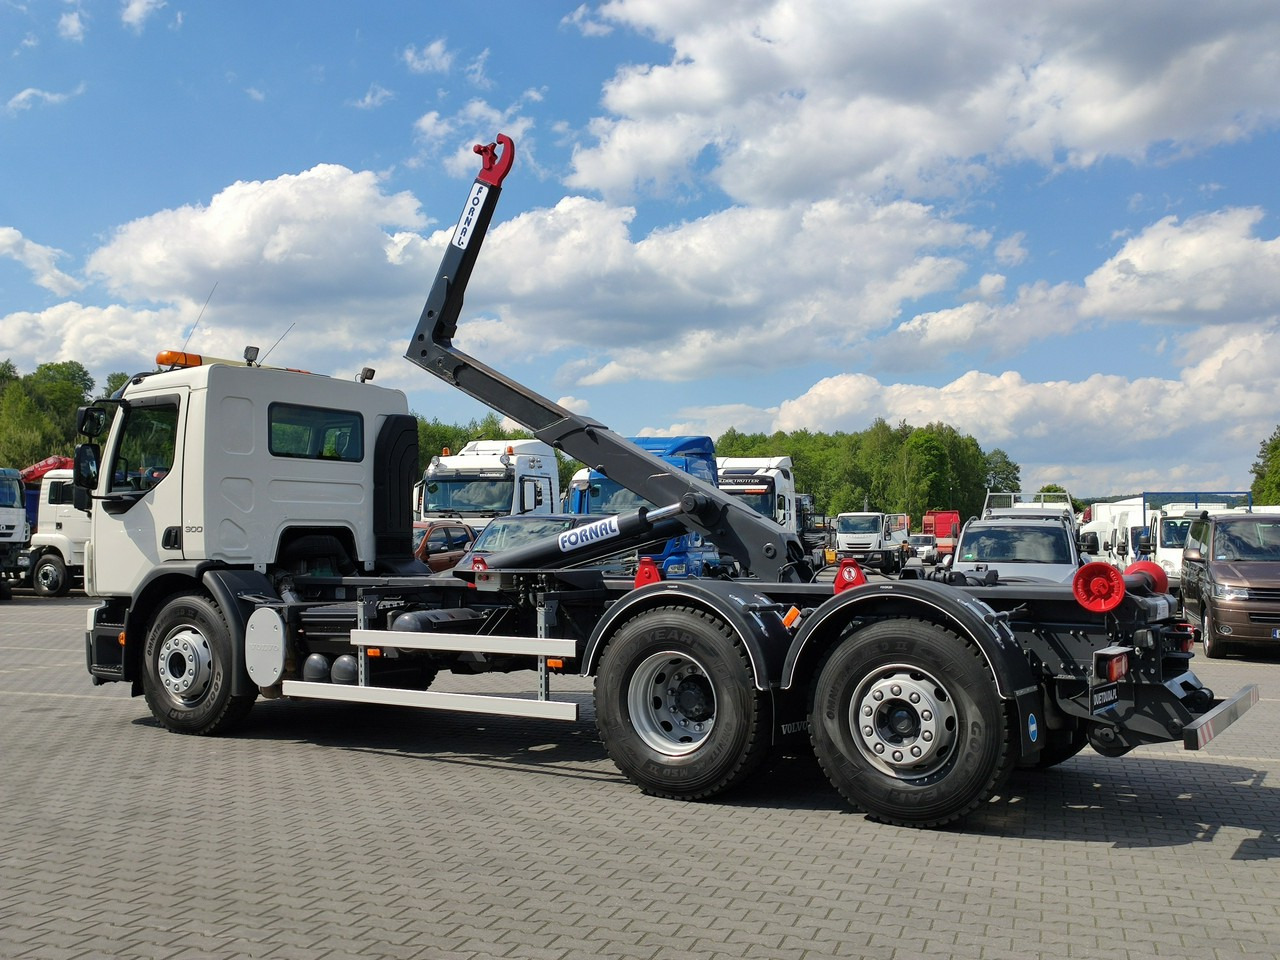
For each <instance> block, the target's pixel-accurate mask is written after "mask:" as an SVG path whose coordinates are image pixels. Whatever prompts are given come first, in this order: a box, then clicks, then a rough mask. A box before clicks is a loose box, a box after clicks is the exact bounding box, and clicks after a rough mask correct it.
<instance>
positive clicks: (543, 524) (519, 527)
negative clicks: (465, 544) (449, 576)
mask: <svg viewBox="0 0 1280 960" xmlns="http://www.w3.org/2000/svg"><path fill="white" fill-rule="evenodd" d="M572 526H574V518H573V517H567V516H558V517H555V516H551V517H521V518H520V519H519V520H512V521H503V520H495V521H494V522H493V523H491V524H489V525H488V526H487V527H485V528H484V529H483V530H482V531H480V536H478V537H477V538H476V543H475V546H474V547H473V548H472V549H473V550H474V551H475V552H476V553H497V552H499V551H500V550H510V549H511V548H512V547H523V546H524V545H525V544H527V543H533V542H534V541H536V540H541V539H543V538H544V537H553V536H555V535H556V534H557V533H559V532H560V531H562V530H568V529H569V528H570V527H572Z"/></svg>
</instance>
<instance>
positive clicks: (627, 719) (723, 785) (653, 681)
mask: <svg viewBox="0 0 1280 960" xmlns="http://www.w3.org/2000/svg"><path fill="white" fill-rule="evenodd" d="M595 701H596V729H597V730H598V731H599V734H600V739H601V740H602V741H603V742H604V746H605V750H606V751H607V752H608V754H609V757H610V759H612V760H613V762H614V763H615V764H617V766H618V769H619V770H621V771H622V773H623V774H624V775H625V776H626V777H627V779H628V780H630V781H631V782H632V783H634V784H635V785H636V786H638V787H640V789H641V790H643V791H644V792H645V793H649V794H652V795H654V796H658V797H667V798H669V799H673V800H700V799H703V798H706V797H710V796H714V795H715V794H718V793H721V792H723V791H725V790H727V789H729V788H730V787H732V786H734V785H736V784H738V783H739V782H741V781H742V780H743V779H744V778H746V777H747V776H748V775H749V774H750V773H752V772H753V771H754V770H756V769H757V768H758V767H759V766H760V764H761V762H763V760H764V759H765V757H766V755H767V753H768V750H769V729H770V717H771V715H772V714H771V709H770V702H769V700H768V696H767V694H766V693H764V692H762V691H760V690H758V689H756V685H755V680H754V677H753V675H752V672H751V665H750V663H749V662H748V660H747V655H746V652H745V651H744V650H743V648H742V646H741V645H740V644H739V643H738V642H737V640H736V639H735V637H734V634H733V631H732V630H730V628H729V627H728V625H727V624H725V623H724V622H723V621H722V620H720V619H718V618H717V617H715V616H713V615H711V614H708V613H705V612H703V611H700V610H695V609H692V608H689V607H669V608H659V609H654V610H647V611H645V612H643V613H641V614H639V615H638V616H636V617H634V618H633V619H631V620H629V621H627V622H626V623H624V624H623V625H622V627H621V628H620V629H619V630H618V632H617V633H616V634H615V635H614V636H613V638H612V639H611V640H610V641H609V643H608V645H607V646H606V647H605V650H604V653H603V655H602V658H601V662H600V670H599V673H598V674H597V676H596V684H595Z"/></svg>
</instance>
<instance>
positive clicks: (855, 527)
mask: <svg viewBox="0 0 1280 960" xmlns="http://www.w3.org/2000/svg"><path fill="white" fill-rule="evenodd" d="M910 535H911V518H910V517H909V516H907V514H905V513H879V512H875V511H867V510H864V511H855V512H851V513H841V514H837V515H836V560H837V562H838V561H840V560H845V559H850V558H851V559H853V560H856V561H858V563H860V564H862V565H863V566H864V567H875V568H877V569H879V570H880V571H881V572H882V573H885V574H894V573H898V572H900V571H901V570H902V568H903V567H904V566H905V565H906V558H907V556H908V554H909V552H910V551H909V549H908V547H909V545H910V544H909V540H908V538H909V537H910Z"/></svg>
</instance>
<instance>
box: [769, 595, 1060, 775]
mask: <svg viewBox="0 0 1280 960" xmlns="http://www.w3.org/2000/svg"><path fill="white" fill-rule="evenodd" d="M912 615H917V616H919V617H920V618H921V619H924V620H930V621H933V622H935V623H941V624H944V625H946V626H948V627H950V628H951V629H954V630H956V631H957V632H958V633H960V634H961V635H962V636H964V637H966V638H967V639H969V640H971V641H973V643H974V644H975V645H976V646H977V647H978V650H979V651H980V652H981V653H982V656H983V658H984V659H985V660H986V662H987V666H988V667H989V668H990V670H991V674H992V676H993V677H994V678H995V684H996V690H997V692H998V693H999V695H1000V698H1001V699H1003V700H1012V701H1014V702H1015V703H1016V704H1017V709H1018V714H1019V716H1018V729H1019V731H1020V736H1021V740H1022V755H1023V757H1024V758H1027V757H1032V756H1034V755H1035V754H1036V753H1038V751H1039V750H1040V747H1041V737H1040V733H1041V725H1042V724H1043V722H1044V705H1043V702H1042V698H1043V689H1042V686H1041V683H1040V680H1039V678H1037V676H1036V675H1035V673H1034V671H1033V670H1032V669H1031V664H1030V663H1029V662H1028V661H1027V657H1026V655H1025V654H1024V653H1023V651H1022V648H1021V647H1020V646H1019V645H1018V642H1017V640H1016V639H1015V638H1014V635H1013V630H1012V629H1011V628H1010V627H1009V623H1008V620H1007V618H1006V617H1004V616H1002V615H1001V614H998V613H996V611H995V610H993V609H992V608H991V607H990V606H988V605H987V604H986V603H984V602H982V601H981V600H979V599H976V598H975V597H972V596H970V595H969V594H967V593H965V592H963V591H960V590H956V589H954V588H948V587H944V586H942V585H941V584H937V583H933V582H932V581H929V580H893V581H889V582H887V583H871V584H867V585H866V586H863V587H857V588H855V589H852V590H846V591H844V592H843V593H839V594H836V595H835V596H834V597H832V598H831V599H829V600H827V601H826V602H824V603H823V604H822V605H821V606H820V607H818V608H817V609H816V610H813V611H811V612H810V613H809V614H808V616H806V617H805V619H804V622H803V623H802V624H801V626H800V629H799V630H798V631H797V633H796V636H795V639H794V641H792V643H791V647H790V649H789V650H788V651H787V656H786V660H785V662H784V664H783V668H782V676H781V686H782V689H783V690H784V691H785V690H790V689H792V687H793V686H795V685H796V684H806V683H808V681H809V678H810V677H812V676H813V671H814V670H815V669H816V668H817V658H818V656H819V652H820V651H821V650H822V649H825V643H824V642H822V641H825V640H826V639H829V638H830V636H831V635H832V633H833V632H834V633H843V632H844V630H845V628H846V627H847V626H848V624H849V623H851V622H852V621H854V620H856V619H864V618H865V619H880V618H883V617H888V616H895V617H901V616H912Z"/></svg>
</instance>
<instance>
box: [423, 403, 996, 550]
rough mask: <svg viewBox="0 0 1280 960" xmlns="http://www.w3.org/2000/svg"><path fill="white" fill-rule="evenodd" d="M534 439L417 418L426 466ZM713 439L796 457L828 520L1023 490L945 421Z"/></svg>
mask: <svg viewBox="0 0 1280 960" xmlns="http://www.w3.org/2000/svg"><path fill="white" fill-rule="evenodd" d="M529 436H531V434H528V433H525V432H521V431H518V430H517V431H512V430H504V429H503V426H502V421H501V419H500V418H499V417H498V416H497V415H496V414H489V415H488V416H486V417H484V418H483V419H481V420H472V421H470V422H469V423H466V424H449V423H441V422H440V421H439V420H430V421H428V420H426V419H425V418H422V417H419V419H418V448H419V455H420V457H421V459H422V466H423V467H424V468H425V466H426V463H427V461H429V460H430V459H431V457H432V456H434V455H436V454H439V453H440V452H441V450H442V449H445V448H447V449H449V450H450V451H451V452H453V453H457V452H458V450H460V449H461V448H462V445H463V444H465V443H466V442H467V441H468V440H499V439H503V438H506V437H512V438H514V437H529ZM713 439H714V440H715V444H716V453H717V455H719V456H722V457H780V456H789V457H791V460H792V463H793V464H794V466H795V477H796V486H797V489H799V490H800V491H801V492H802V493H810V494H813V497H814V503H815V504H816V506H817V509H818V511H819V512H820V513H824V514H827V515H834V514H837V513H840V512H842V511H849V510H883V511H886V512H892V513H907V514H910V516H911V518H912V523H913V525H914V526H916V527H919V525H920V518H921V517H922V516H923V515H924V511H926V510H934V509H943V510H945V509H955V510H959V511H960V513H961V516H962V518H963V517H969V516H973V515H975V514H977V513H978V512H979V511H980V510H981V509H982V503H983V500H984V498H985V497H986V492H987V490H988V489H997V490H1018V489H1019V488H1020V487H1019V484H1020V470H1019V467H1018V465H1017V464H1016V463H1014V462H1013V460H1011V459H1010V457H1009V455H1008V454H1007V453H1005V452H1004V451H1003V450H1000V449H999V448H997V449H995V450H991V451H989V452H987V451H983V450H982V448H981V447H980V446H979V445H978V442H977V441H976V440H974V439H973V437H970V436H965V435H962V434H960V433H959V432H958V431H956V430H955V428H953V427H950V426H947V425H946V424H943V423H932V424H929V425H928V426H925V427H912V426H909V425H907V424H906V423H900V424H899V425H898V426H897V427H890V426H889V425H888V424H887V423H886V422H885V421H884V420H882V419H878V420H876V421H875V422H874V423H873V424H872V425H871V426H870V427H868V428H867V429H866V430H863V431H862V432H860V433H813V432H810V431H808V430H797V431H792V432H790V433H786V432H782V431H779V432H777V433H772V434H764V433H742V432H740V431H738V430H735V429H733V428H730V429H729V430H728V431H726V432H725V433H724V434H722V435H721V436H719V437H716V438H713ZM581 467H582V464H581V463H579V462H577V461H576V460H572V459H570V458H568V457H564V456H561V457H560V486H561V489H567V487H568V481H569V478H570V477H572V475H573V473H574V472H575V471H576V470H578V469H579V468H581Z"/></svg>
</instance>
